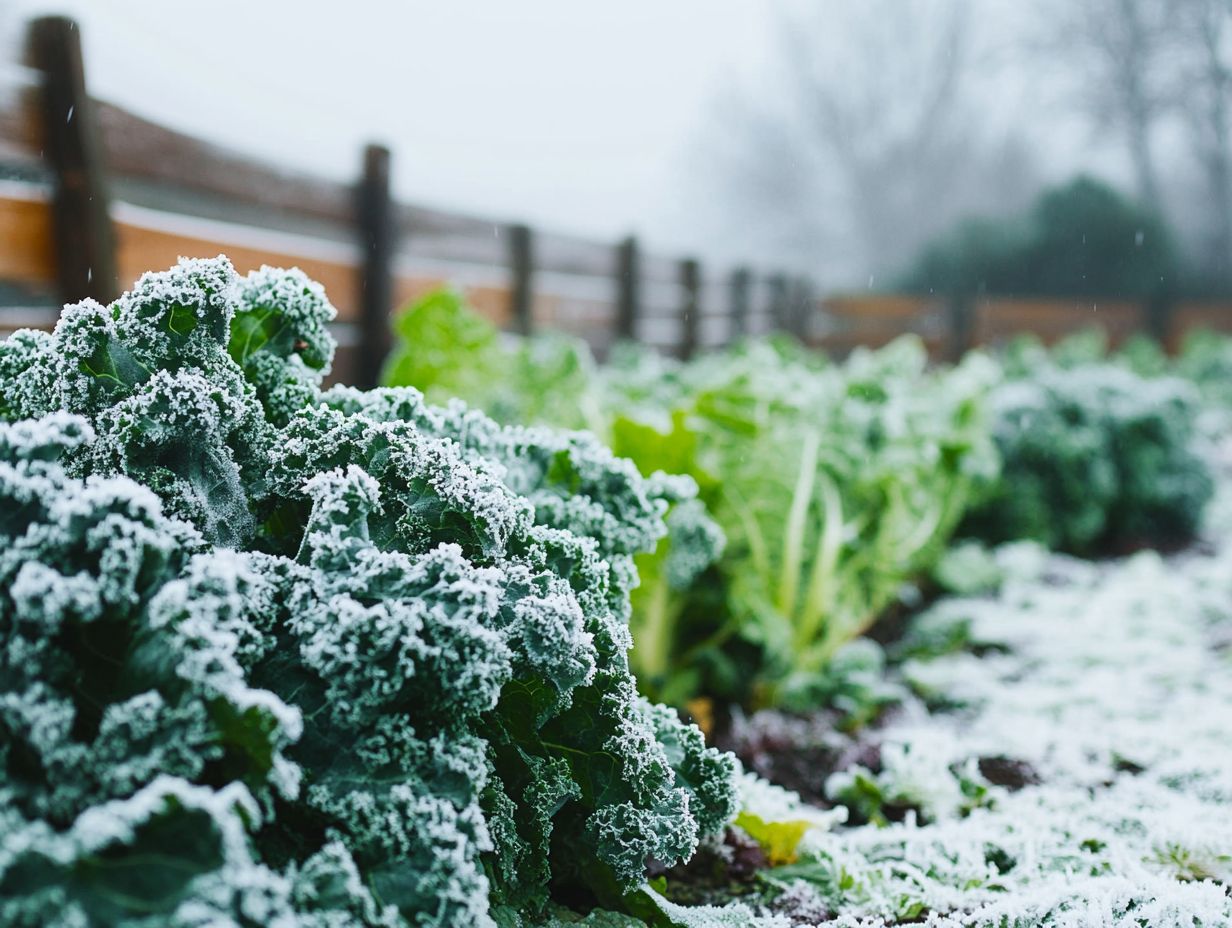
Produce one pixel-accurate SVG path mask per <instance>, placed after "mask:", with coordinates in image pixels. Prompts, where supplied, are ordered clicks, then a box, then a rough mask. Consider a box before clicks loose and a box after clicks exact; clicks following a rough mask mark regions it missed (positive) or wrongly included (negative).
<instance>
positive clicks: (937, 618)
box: [775, 480, 1232, 928]
mask: <svg viewBox="0 0 1232 928" xmlns="http://www.w3.org/2000/svg"><path fill="white" fill-rule="evenodd" d="M1223 483H1224V486H1223V488H1222V491H1221V494H1220V496H1221V498H1220V500H1219V501H1217V503H1216V505H1215V507H1214V510H1215V511H1214V513H1213V515H1212V519H1211V530H1210V532H1209V533H1208V534H1209V535H1210V536H1211V541H1210V543H1209V544H1207V545H1205V546H1203V547H1202V548H1200V549H1197V550H1195V551H1191V552H1188V553H1185V554H1182V555H1178V556H1175V557H1171V558H1167V559H1165V558H1161V557H1160V556H1158V555H1156V554H1153V553H1144V554H1140V555H1137V556H1135V557H1132V558H1129V559H1127V560H1123V561H1118V562H1113V563H1102V564H1095V563H1091V562H1083V561H1077V560H1073V559H1069V558H1063V557H1056V556H1048V555H1046V554H1044V553H1043V552H1042V551H1040V550H1039V549H1036V548H1033V547H1030V546H1024V545H1016V546H1010V547H1007V548H1004V549H1002V550H1001V551H1000V552H999V553H998V559H999V561H1000V562H1001V564H1002V565H1003V566H1004V567H1006V568H1008V571H1007V572H1008V575H1009V579H1008V580H1007V582H1006V583H1005V584H1004V586H1003V588H1002V589H1001V591H1000V592H999V593H998V594H996V595H995V596H990V597H987V598H972V599H955V600H947V601H943V602H942V603H940V604H939V605H937V606H936V607H935V608H934V609H933V610H932V611H931V612H930V613H929V614H927V615H926V616H925V617H923V621H924V622H925V623H930V624H932V625H933V626H934V627H941V626H945V625H949V624H951V623H954V622H969V623H970V634H971V639H972V640H973V641H974V642H977V643H978V644H980V645H982V646H983V647H981V648H979V649H977V650H978V652H979V653H980V655H981V656H978V657H977V656H975V655H974V654H973V653H971V652H970V651H962V652H959V653H954V654H948V655H944V656H940V657H935V658H932V659H930V660H927V661H925V660H917V661H915V662H912V663H910V664H908V665H907V666H906V667H905V669H904V676H905V678H906V680H907V681H908V682H909V683H910V684H911V685H912V687H913V688H914V689H915V690H916V692H917V693H919V694H920V695H921V697H922V698H923V700H924V702H921V703H919V704H917V705H916V706H915V707H914V708H909V709H908V711H906V712H905V713H904V714H903V715H902V716H900V717H899V718H898V719H896V720H895V721H894V722H893V723H892V724H891V725H890V726H889V727H888V728H887V729H886V730H885V732H884V744H883V748H882V752H881V769H880V770H879V771H877V772H875V773H866V775H865V780H864V783H863V786H864V792H865V794H867V793H869V792H870V791H871V792H872V793H874V794H880V796H882V797H884V798H886V799H887V800H892V801H893V802H894V803H895V804H896V805H897V806H898V807H900V808H901V807H903V806H909V807H914V808H916V809H918V810H919V812H918V814H917V813H914V812H911V813H908V815H907V819H906V821H903V822H900V823H897V824H891V825H889V826H887V827H882V828H878V827H876V826H873V825H866V826H861V827H849V828H840V829H838V830H835V831H831V832H828V833H823V832H815V833H813V834H811V835H810V836H809V838H808V839H807V844H808V846H809V848H810V850H809V851H808V853H806V854H805V855H804V857H803V858H802V860H801V861H800V862H799V863H797V864H796V865H794V867H793V868H791V869H789V870H787V871H785V872H784V878H783V880H782V885H784V886H786V887H788V888H787V892H786V894H785V896H784V897H781V898H780V900H779V903H778V904H777V905H776V906H775V910H776V911H777V912H778V913H789V914H790V915H791V916H792V919H791V922H792V923H793V924H797V925H799V924H808V923H810V922H812V921H817V922H821V921H826V924H837V925H847V926H855V925H859V926H866V925H867V926H873V925H883V924H894V923H895V922H897V921H900V920H918V921H920V922H922V923H925V924H928V925H936V926H960V925H961V926H998V928H1011V926H1013V928H1017V926H1028V925H1031V926H1034V925H1057V926H1060V925H1064V926H1075V928H1077V926H1083V928H1087V926H1113V925H1115V926H1121V925H1134V926H1151V928H1156V926H1158V928H1164V926H1180V925H1184V926H1216V925H1218V926H1223V925H1232V897H1230V896H1229V892H1228V890H1227V889H1226V888H1225V887H1226V885H1227V884H1228V883H1229V881H1232V529H1230V526H1232V520H1230V519H1228V518H1227V517H1226V516H1227V514H1228V513H1229V512H1232V508H1230V507H1229V505H1228V504H1229V502H1232V494H1230V493H1229V492H1228V489H1229V486H1230V485H1229V482H1228V481H1227V480H1224V481H1223ZM989 646H992V647H991V648H990V647H989ZM924 703H927V704H928V706H930V707H931V710H930V709H926V708H925V705H924ZM981 758H983V759H986V760H987V759H989V758H998V759H1001V763H1002V766H1003V767H1004V766H1006V765H1007V763H1008V765H1009V767H1010V768H1011V769H1012V770H1015V771H1017V772H1019V773H1022V774H1024V776H1022V777H1021V778H1020V779H1024V780H1026V781H1027V785H1025V786H1024V785H1022V784H1021V782H1017V783H1012V784H1010V786H1011V787H1013V788H1012V789H1011V788H1008V787H1007V786H1002V785H996V784H994V783H992V782H989V779H987V778H985V777H984V776H983V775H982V774H981V772H980V769H979V760H980V759H981ZM855 776H856V775H855V774H852V773H846V774H838V775H836V776H835V777H834V778H832V782H831V783H830V784H829V787H830V789H831V791H832V792H838V791H841V790H842V789H843V788H844V787H847V788H848V790H849V792H850V790H851V788H852V787H853V784H854V785H859V784H855ZM992 779H998V778H997V777H995V776H994V777H992ZM790 876H802V877H805V878H806V879H805V880H803V881H800V882H794V883H793V882H792V880H791V879H790ZM835 916H837V921H830V920H829V919H832V918H834V917H835Z"/></svg>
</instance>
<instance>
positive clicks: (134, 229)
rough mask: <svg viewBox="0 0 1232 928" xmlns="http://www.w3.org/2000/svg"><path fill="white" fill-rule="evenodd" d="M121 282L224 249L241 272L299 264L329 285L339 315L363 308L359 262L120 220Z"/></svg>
mask: <svg viewBox="0 0 1232 928" xmlns="http://www.w3.org/2000/svg"><path fill="white" fill-rule="evenodd" d="M116 239H117V258H116V264H117V266H118V268H119V275H120V288H121V289H122V290H127V289H128V288H129V287H131V286H132V284H133V283H134V282H135V281H136V280H137V278H138V277H140V276H141V275H142V274H143V273H145V272H146V271H150V270H154V271H158V270H162V269H164V268H168V267H171V266H172V265H174V264H175V263H176V261H177V260H178V259H179V258H180V257H181V256H184V257H189V258H212V257H214V256H216V255H219V254H225V255H226V256H227V257H228V258H230V259H231V262H232V263H233V264H234V265H235V269H236V270H237V271H239V273H241V274H246V273H247V272H249V271H251V270H255V269H256V268H259V267H260V266H261V265H263V264H270V265H274V266H281V267H298V268H300V269H301V270H302V271H303V272H304V273H305V274H307V275H308V276H309V277H311V278H312V279H313V280H315V281H318V282H319V283H321V284H322V285H323V286H324V287H325V292H326V294H327V295H328V296H329V299H330V302H332V303H333V304H334V305H335V306H336V307H337V308H338V317H339V319H344V320H346V319H354V318H355V316H356V315H357V312H358V293H359V283H358V278H357V275H358V270H357V268H356V266H355V264H354V262H347V261H338V260H330V259H327V258H321V257H315V256H310V255H304V254H296V253H294V252H293V251H290V250H285V249H283V248H279V247H278V246H276V245H275V246H272V247H271V248H268V249H267V248H260V247H254V246H253V245H251V244H237V243H236V242H234V241H226V240H224V239H222V238H214V237H206V236H197V235H190V234H184V233H181V232H174V231H169V230H166V229H158V228H153V227H151V226H146V225H138V224H135V223H132V222H117V223H116Z"/></svg>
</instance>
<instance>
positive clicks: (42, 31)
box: [0, 17, 1232, 384]
mask: <svg viewBox="0 0 1232 928" xmlns="http://www.w3.org/2000/svg"><path fill="white" fill-rule="evenodd" d="M28 38H29V41H28V43H27V45H28V55H27V62H26V64H25V65H22V66H18V67H15V68H11V69H9V70H8V71H7V72H5V73H6V74H8V75H9V81H10V86H8V87H0V337H3V336H4V335H5V334H7V333H8V332H11V331H12V330H14V329H16V328H19V327H43V328H46V327H49V326H51V325H53V324H54V322H55V319H56V317H57V315H58V307H59V306H60V305H62V304H63V303H64V302H69V301H75V300H78V299H82V298H84V297H87V296H91V297H95V298H98V299H105V298H109V297H110V296H113V295H114V294H115V293H117V292H119V291H121V290H124V289H127V288H128V287H129V286H130V285H131V284H132V283H133V282H134V281H135V280H136V278H137V277H138V276H139V275H140V274H141V273H143V272H145V271H148V270H159V269H163V268H166V267H169V266H170V265H172V264H174V263H175V262H176V260H177V259H178V258H179V257H180V256H190V257H212V256H214V255H217V254H220V253H225V254H226V255H227V256H228V257H230V258H231V260H232V261H233V262H234V264H235V265H236V268H237V269H238V270H239V271H240V272H241V273H244V272H247V271H249V270H252V269H255V268H257V267H260V266H261V265H263V264H270V265H282V266H298V267H300V268H301V269H302V270H303V271H304V272H305V273H306V274H307V275H308V276H309V277H312V278H313V279H315V280H318V281H320V282H321V283H322V284H323V285H324V287H325V289H326V292H327V293H328V294H329V296H330V299H331V301H332V302H333V303H334V305H335V306H337V307H338V310H339V315H338V319H337V321H336V322H335V323H334V325H333V331H334V334H335V336H336V337H337V339H338V342H339V351H338V356H337V359H336V363H335V369H334V373H333V378H334V379H335V380H338V381H341V382H350V383H359V384H371V383H373V382H375V380H376V378H377V376H378V373H379V368H380V365H381V363H382V360H383V357H384V354H385V352H386V351H387V350H388V344H389V325H388V320H389V317H390V314H391V313H392V312H394V311H395V310H397V309H398V308H399V307H402V306H405V305H406V304H407V303H409V302H410V301H412V300H414V299H415V298H417V297H419V296H421V295H423V294H424V293H426V292H428V291H430V290H432V289H434V288H436V287H439V286H442V285H445V284H449V285H452V286H455V287H457V288H458V289H460V290H461V291H462V292H464V293H465V295H466V296H467V298H468V299H469V300H470V302H471V303H472V304H473V305H474V306H475V308H476V309H477V310H478V311H479V312H480V313H482V314H483V315H484V316H486V317H487V318H489V319H490V320H492V321H493V322H495V323H496V324H498V325H500V326H502V327H503V328H506V329H509V330H511V331H518V332H523V333H526V332H532V331H534V330H536V329H540V328H551V329H556V330H560V331H564V332H568V333H571V334H573V335H575V336H577V337H579V338H582V339H584V340H585V341H586V342H587V343H588V344H589V345H590V346H591V348H592V349H594V350H595V351H596V352H597V353H598V354H599V355H600V356H603V355H605V354H606V352H607V351H608V350H609V348H610V347H611V345H612V344H613V343H614V342H615V341H617V340H618V339H622V338H627V339H636V340H638V341H641V342H643V343H646V344H649V345H652V346H654V347H657V348H659V349H661V350H664V351H667V352H671V353H674V354H677V355H680V356H688V355H690V354H692V353H694V352H696V351H701V350H706V349H710V348H714V347H717V346H721V345H724V344H726V343H728V342H730V341H732V340H733V339H736V338H739V337H741V336H743V335H758V334H764V333H767V332H771V331H787V332H790V333H792V334H794V335H796V336H798V337H799V338H801V339H802V340H803V341H804V342H806V343H808V344H810V345H813V346H815V347H818V348H821V349H824V350H827V351H830V352H833V353H838V354H841V353H846V352H848V351H850V350H852V349H854V348H857V347H862V346H868V347H875V346H878V345H881V344H884V343H886V342H888V341H890V340H892V339H893V338H896V337H897V336H899V335H902V334H904V333H908V332H910V333H914V334H916V335H918V336H919V337H920V338H921V339H922V340H923V341H924V343H925V344H926V345H927V347H928V349H929V351H930V353H931V354H932V355H933V356H934V357H936V358H952V357H956V356H957V355H958V354H960V353H961V352H962V351H963V350H965V349H966V348H968V347H971V346H973V345H987V344H996V343H999V342H1002V341H1005V340H1006V339H1008V338H1011V337H1013V336H1014V335H1017V334H1019V333H1023V332H1031V333H1034V334H1036V335H1038V336H1040V337H1041V338H1043V339H1045V340H1046V341H1053V340H1055V339H1057V338H1060V337H1063V336H1064V335H1066V334H1069V333H1071V332H1074V331H1077V330H1080V329H1083V328H1087V327H1090V326H1097V327H1100V328H1103V329H1104V330H1105V331H1106V332H1107V333H1108V335H1109V338H1110V340H1112V341H1113V342H1114V343H1115V342H1119V341H1121V340H1123V339H1124V338H1126V337H1128V336H1129V335H1131V334H1133V333H1135V332H1147V331H1149V332H1153V333H1156V334H1162V335H1163V336H1164V340H1165V342H1166V343H1167V344H1168V345H1169V347H1175V346H1176V343H1177V342H1178V341H1179V339H1180V338H1181V337H1183V335H1184V334H1185V333H1186V332H1188V331H1190V330H1192V329H1195V328H1212V329H1216V330H1223V331H1232V305H1227V304H1216V303H1178V304H1175V305H1171V306H1166V307H1160V306H1159V305H1153V306H1141V305H1137V304H1132V303H1126V302H1117V301H1107V302H1105V301H1091V300H1027V299H1002V298H992V297H988V298H979V299H975V300H962V299H953V298H948V297H945V296H936V297H920V296H904V295H894V294H877V293H863V294H858V295H854V294H853V295H841V294H840V295H829V296H818V292H817V289H816V287H815V285H814V284H813V283H812V282H811V281H810V280H808V279H806V278H803V277H800V276H793V275H790V274H786V273H783V272H780V271H774V270H773V269H769V270H768V269H757V268H754V267H751V266H730V265H725V264H717V263H713V262H708V261H706V260H705V258H704V257H693V256H681V255H675V256H672V255H665V254H660V253H655V252H652V251H649V250H647V249H645V248H644V247H643V246H642V244H641V243H640V242H639V241H638V240H637V239H636V238H632V237H630V238H626V239H624V240H622V241H618V242H603V241H595V240H592V239H585V238H581V237H577V236H571V235H567V234H563V233H559V232H554V231H550V230H543V229H534V228H531V227H529V226H527V225H525V224H522V223H517V222H509V221H507V220H494V219H486V218H481V217H476V216H466V215H461V214H455V213H450V212H446V211H443V210H437V209H431V208H427V207H423V206H418V205H414V204H407V203H401V202H397V201H395V200H393V199H392V198H391V196H390V192H389V178H390V171H391V167H392V164H393V158H394V157H395V154H394V153H391V152H390V151H389V150H388V149H385V148H383V147H381V146H379V145H370V146H368V147H367V148H366V149H365V150H364V151H363V152H362V153H360V155H359V156H357V159H356V160H357V168H358V177H357V181H356V182H355V183H354V184H346V183H341V182H338V181H333V180H328V179H325V178H319V177H314V176H311V175H308V174H304V173H302V172H296V171H290V170H285V169H283V168H281V167H279V166H276V165H270V164H266V163H262V162H260V161H258V160H255V159H253V158H249V157H247V156H245V155H243V154H240V153H238V152H234V151H231V150H229V149H225V148H222V147H219V146H216V145H212V144H210V143H208V142H204V141H202V140H200V139H196V138H192V137H191V136H188V135H185V134H183V133H180V132H176V131H174V130H171V129H168V128H166V127H163V126H160V125H158V124H156V123H153V122H150V121H149V120H146V119H143V118H141V117H140V116H137V115H135V114H133V113H130V112H128V111H126V110H124V109H122V108H120V107H117V106H114V105H112V104H109V103H107V102H105V101H99V100H94V99H92V98H91V97H89V96H88V94H87V84H86V73H85V66H84V62H83V60H82V57H81V45H80V37H79V34H78V30H77V27H76V25H75V24H74V23H73V22H72V21H71V20H68V19H65V18H62V17H44V18H42V19H38V20H35V21H33V22H32V23H31V25H30V29H29V35H28Z"/></svg>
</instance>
